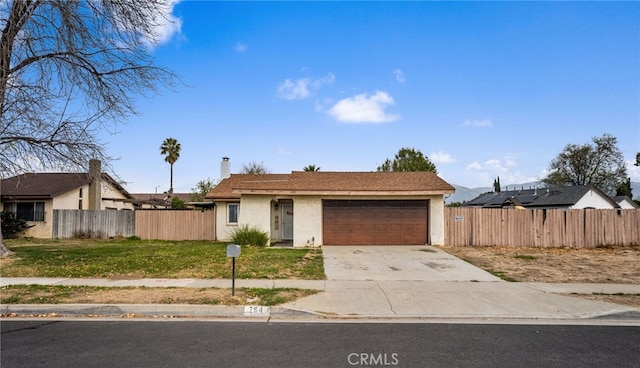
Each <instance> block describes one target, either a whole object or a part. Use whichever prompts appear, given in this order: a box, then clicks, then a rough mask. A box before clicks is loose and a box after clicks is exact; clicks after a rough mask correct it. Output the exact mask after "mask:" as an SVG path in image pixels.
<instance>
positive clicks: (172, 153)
mask: <svg viewBox="0 0 640 368" xmlns="http://www.w3.org/2000/svg"><path fill="white" fill-rule="evenodd" d="M160 154H162V155H166V157H165V158H164V160H165V161H166V162H168V163H169V165H171V182H170V185H169V193H173V164H174V163H175V162H176V161H178V158H179V157H180V143H178V141H177V140H176V139H175V138H167V139H165V140H164V142H162V145H161V146H160Z"/></svg>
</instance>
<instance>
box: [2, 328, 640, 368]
mask: <svg viewBox="0 0 640 368" xmlns="http://www.w3.org/2000/svg"><path fill="white" fill-rule="evenodd" d="M1 330H2V334H1V337H2V340H1V344H2V346H1V358H0V365H1V366H2V367H34V366H39V367H307V368H312V367H357V366H389V367H390V366H396V367H618V368H619V367H637V364H638V362H639V361H640V349H638V346H640V328H638V327H615V326H577V325H573V326H571V325H565V326H560V325H556V326H550V325H495V324H492V325H484V324H431V323H420V324H413V323H377V324H371V323H265V322H208V321H205V322H202V321H188V320H184V319H183V320H176V321H167V320H163V321H129V320H127V321H113V320H111V321H50V320H31V321H11V320H4V321H2V324H1Z"/></svg>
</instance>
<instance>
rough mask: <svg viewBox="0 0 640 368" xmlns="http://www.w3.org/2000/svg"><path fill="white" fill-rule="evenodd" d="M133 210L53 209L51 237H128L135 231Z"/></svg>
mask: <svg viewBox="0 0 640 368" xmlns="http://www.w3.org/2000/svg"><path fill="white" fill-rule="evenodd" d="M134 221H135V220H134V213H133V211H113V210H104V211H92V210H53V229H52V230H53V234H52V235H53V238H111V237H115V236H124V237H129V236H132V235H134V233H135V230H134V229H135V223H134Z"/></svg>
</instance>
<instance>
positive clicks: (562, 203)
mask: <svg viewBox="0 0 640 368" xmlns="http://www.w3.org/2000/svg"><path fill="white" fill-rule="evenodd" d="M464 206H465V207H481V208H513V207H515V208H564V209H581V208H600V209H605V208H620V207H619V206H618V204H617V203H616V202H615V201H614V200H613V199H611V198H609V197H608V196H607V195H606V194H604V193H603V192H602V191H601V190H599V189H598V188H596V187H594V186H592V185H579V186H567V187H551V188H536V189H523V190H507V191H502V192H498V193H493V192H491V193H485V194H481V195H479V196H478V197H476V198H474V199H472V200H470V201H469V202H467V203H465V204H464Z"/></svg>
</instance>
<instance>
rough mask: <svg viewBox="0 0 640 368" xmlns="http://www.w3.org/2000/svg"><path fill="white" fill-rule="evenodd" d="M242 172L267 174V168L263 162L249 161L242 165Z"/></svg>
mask: <svg viewBox="0 0 640 368" xmlns="http://www.w3.org/2000/svg"><path fill="white" fill-rule="evenodd" d="M241 173H242V174H268V173H269V170H267V169H266V168H265V167H264V163H262V162H260V163H258V162H256V161H251V162H250V163H248V164H244V165H242V171H241Z"/></svg>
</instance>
